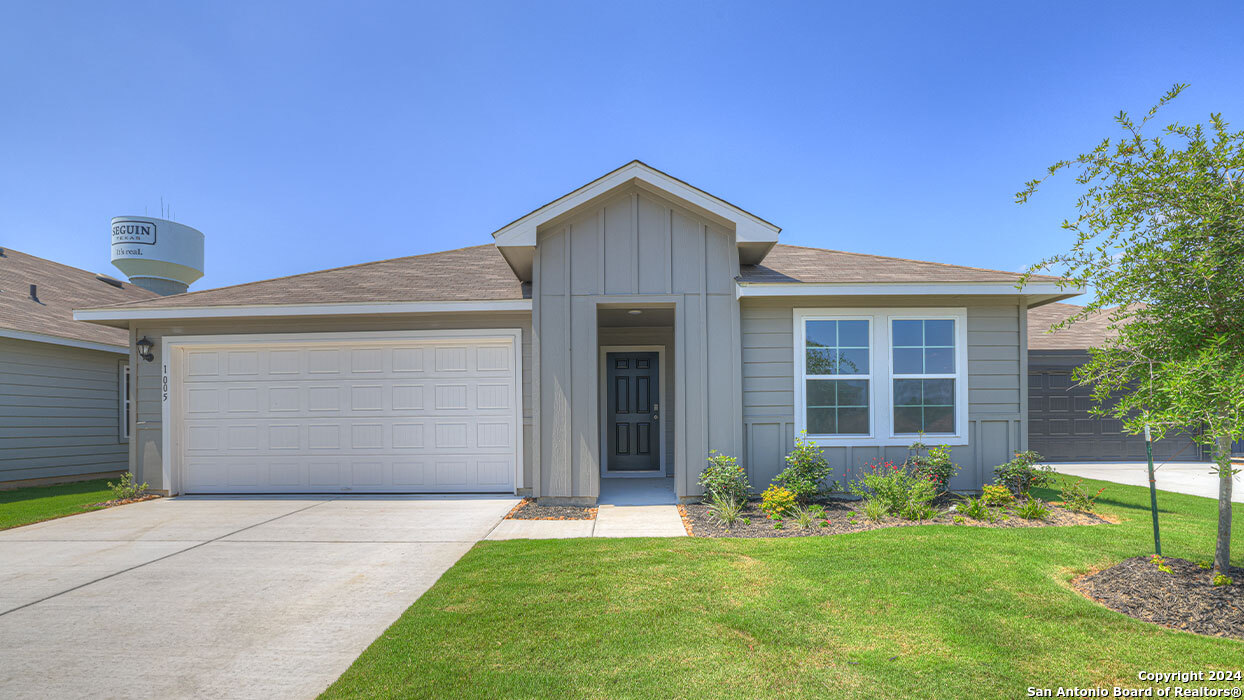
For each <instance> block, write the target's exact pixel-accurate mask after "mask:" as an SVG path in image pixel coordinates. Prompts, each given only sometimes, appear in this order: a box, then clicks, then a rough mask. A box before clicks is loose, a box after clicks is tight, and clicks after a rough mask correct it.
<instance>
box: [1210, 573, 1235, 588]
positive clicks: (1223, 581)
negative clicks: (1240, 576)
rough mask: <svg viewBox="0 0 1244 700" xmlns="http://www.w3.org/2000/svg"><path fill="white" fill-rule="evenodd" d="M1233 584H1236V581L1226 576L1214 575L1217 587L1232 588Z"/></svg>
mask: <svg viewBox="0 0 1244 700" xmlns="http://www.w3.org/2000/svg"><path fill="white" fill-rule="evenodd" d="M1233 583H1235V580H1234V579H1232V578H1231V577H1230V576H1228V575H1226V574H1215V575H1214V585H1215V586H1230V585H1231V584H1233Z"/></svg>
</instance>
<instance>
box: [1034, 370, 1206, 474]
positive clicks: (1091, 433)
mask: <svg viewBox="0 0 1244 700" xmlns="http://www.w3.org/2000/svg"><path fill="white" fill-rule="evenodd" d="M1028 386H1029V399H1028V407H1029V413H1028V446H1029V448H1030V449H1033V450H1036V451H1037V452H1040V453H1041V454H1042V455H1044V456H1045V457H1046V458H1047V459H1049V460H1051V461H1061V462H1067V461H1081V460H1085V461H1092V460H1128V461H1131V460H1143V459H1144V458H1145V442H1144V439H1143V438H1142V437H1140V436H1135V435H1128V434H1126V433H1125V432H1123V424H1122V423H1121V422H1120V421H1118V420H1116V419H1113V418H1104V417H1098V416H1094V415H1092V413H1090V411H1091V409H1092V406H1093V402H1092V399H1091V396H1090V395H1089V394H1090V392H1091V387H1082V386H1075V385H1074V382H1073V380H1072V379H1071V376H1070V372H1069V371H1068V370H1048V369H1044V368H1042V369H1034V370H1033V371H1032V372H1030V374H1029V382H1028ZM1199 455H1200V450H1199V449H1198V448H1197V446H1196V445H1195V444H1193V442H1192V440H1191V438H1189V437H1188V436H1187V435H1170V436H1168V437H1167V438H1166V439H1165V440H1162V441H1159V442H1157V443H1154V457H1155V458H1157V459H1163V460H1165V459H1172V458H1173V459H1184V460H1196V459H1199Z"/></svg>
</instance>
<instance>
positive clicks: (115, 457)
mask: <svg viewBox="0 0 1244 700" xmlns="http://www.w3.org/2000/svg"><path fill="white" fill-rule="evenodd" d="M125 361H126V357H125V355H122V354H119V353H109V352H101V351H99V350H83V349H79V348H71V347H65V346H61V345H51V344H48V343H35V342H31V341H27V340H13V339H9V338H0V482H3V481H20V480H24V479H44V478H53V477H65V476H74V475H78V474H97V473H100V472H119V471H123V470H125V468H126V462H127V451H128V448H127V446H126V441H125V440H123V439H122V438H121V398H120V366H121V365H122V364H123V363H124V362H125Z"/></svg>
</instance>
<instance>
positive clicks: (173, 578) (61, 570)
mask: <svg viewBox="0 0 1244 700" xmlns="http://www.w3.org/2000/svg"><path fill="white" fill-rule="evenodd" d="M517 502H518V501H517V499H515V498H513V497H509V498H471V497H448V498H432V497H392V498H389V497H373V498H369V497H357V496H354V497H345V498H327V497H326V498H314V497H312V498H206V497H200V498H173V499H160V500H156V501H148V502H145V503H135V504H132V505H127V506H121V507H119V508H111V509H108V510H102V511H96V512H93V513H85V514H82V515H75V516H72V517H69V518H61V519H59V520H52V521H48V522H44V523H39V524H37V525H30V526H26V527H20V528H15V529H13V530H7V531H4V532H0V697H3V698H6V699H7V698H88V697H107V698H137V697H150V698H183V697H220V698H313V697H315V696H316V695H318V694H319V693H320V692H321V691H323V690H324V688H326V687H327V686H328V685H329V684H330V683H332V682H333V681H334V680H336V678H337V677H338V676H339V675H340V674H341V673H342V672H343V671H344V670H345V669H346V668H348V667H349V666H350V664H351V663H353V662H354V660H355V658H357V657H358V655H359V654H360V653H362V651H363V650H364V649H365V648H366V647H367V646H368V645H369V644H371V642H372V641H374V640H375V639H376V638H377V637H378V636H379V635H380V633H381V632H383V631H384V630H385V628H387V627H388V626H389V625H390V624H392V623H393V621H394V620H396V619H397V618H398V616H400V615H401V614H402V612H403V611H404V610H406V608H407V607H409V606H410V605H411V603H413V602H414V601H415V600H416V599H417V598H418V597H419V596H420V595H422V594H423V592H424V591H425V590H427V589H428V587H430V586H431V585H432V584H433V583H434V582H435V581H436V579H438V578H440V576H441V574H442V573H444V571H445V570H446V569H448V568H449V567H450V566H452V565H453V563H454V562H456V561H457V560H458V558H459V557H461V556H462V555H463V554H464V553H465V552H466V551H467V550H468V549H470V548H471V546H472V545H473V544H474V543H475V542H476V541H477V540H479V539H480V538H482V537H483V536H484V535H485V534H487V533H488V532H489V531H490V530H492V528H493V527H494V525H496V523H497V522H499V521H500V519H501V518H502V517H504V515H505V514H506V513H507V512H509V510H510V509H511V508H513V507H514V505H515V504H516V503H517Z"/></svg>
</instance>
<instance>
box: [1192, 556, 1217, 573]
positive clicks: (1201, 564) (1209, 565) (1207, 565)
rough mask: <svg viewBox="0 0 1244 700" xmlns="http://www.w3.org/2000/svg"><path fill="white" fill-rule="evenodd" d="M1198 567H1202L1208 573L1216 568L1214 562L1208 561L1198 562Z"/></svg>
mask: <svg viewBox="0 0 1244 700" xmlns="http://www.w3.org/2000/svg"><path fill="white" fill-rule="evenodd" d="M1196 565H1197V566H1199V567H1201V568H1202V569H1205V570H1206V571H1209V570H1210V569H1212V568H1214V562H1212V561H1210V560H1208V559H1202V560H1200V561H1198V562H1197V563H1196Z"/></svg>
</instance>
